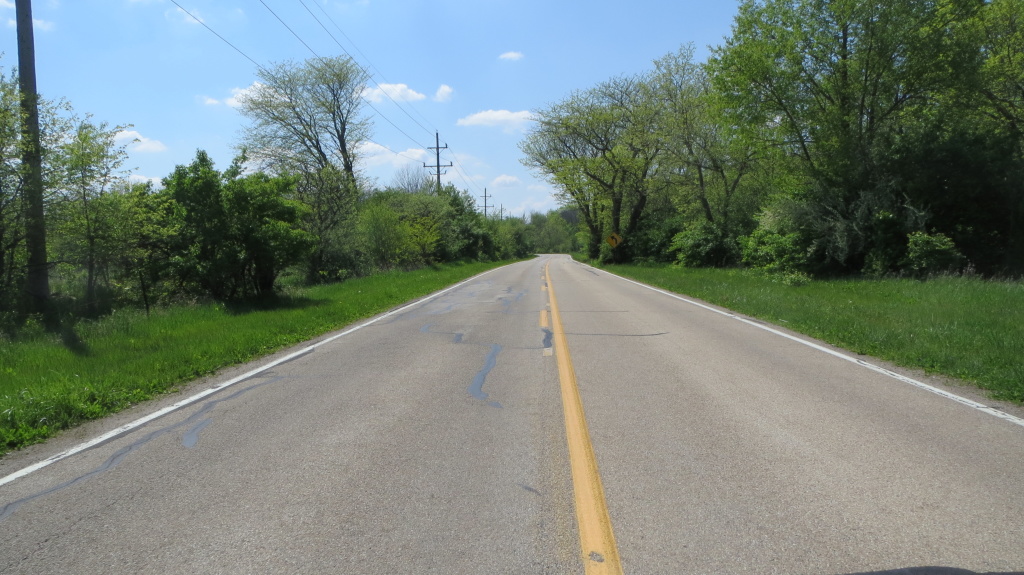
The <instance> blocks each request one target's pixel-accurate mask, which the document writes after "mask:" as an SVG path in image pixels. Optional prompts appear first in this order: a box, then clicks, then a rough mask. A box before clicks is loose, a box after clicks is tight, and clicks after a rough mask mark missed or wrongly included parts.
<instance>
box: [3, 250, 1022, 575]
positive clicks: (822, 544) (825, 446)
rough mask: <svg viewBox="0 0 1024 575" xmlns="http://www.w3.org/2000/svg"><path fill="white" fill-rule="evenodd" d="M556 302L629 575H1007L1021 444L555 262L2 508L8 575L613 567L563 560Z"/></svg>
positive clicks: (841, 364) (74, 466) (569, 527)
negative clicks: (552, 309)
mask: <svg viewBox="0 0 1024 575" xmlns="http://www.w3.org/2000/svg"><path fill="white" fill-rule="evenodd" d="M547 264H550V266H549V273H550V285H549V284H548V282H547V280H546V278H545V273H544V272H545V266H546V265H547ZM549 288H553V289H554V290H555V292H556V293H557V308H558V309H557V311H558V312H559V314H558V315H559V317H560V319H561V324H562V325H563V327H564V332H565V341H567V343H568V349H569V350H570V352H571V360H572V366H573V367H574V370H575V375H576V382H577V384H578V390H579V395H580V397H581V399H582V404H583V406H584V409H585V412H586V423H587V425H588V426H589V437H590V440H591V443H592V448H593V453H594V455H595V456H596V461H597V465H598V469H599V472H600V479H601V482H602V483H603V489H604V496H605V500H606V504H607V510H608V517H609V519H610V524H611V528H612V529H613V530H614V537H615V541H616V543H617V549H618V555H619V557H621V566H622V568H623V570H624V571H625V572H626V573H635V574H648V573H651V574H660V573H665V574H674V573H722V574H740V573H785V574H804V573H805V574H831V575H840V574H843V575H845V574H854V573H873V572H890V573H893V574H895V573H913V574H924V573H948V574H953V573H1014V572H1024V487H1022V486H1024V457H1022V455H1024V426H1020V425H1016V424H1014V423H1013V422H1011V421H1006V420H1003V419H999V418H997V417H993V416H992V415H990V414H988V413H985V412H983V411H979V410H978V409H974V408H972V407H970V406H966V405H963V404H961V403H957V402H955V401H951V400H949V399H947V398H944V397H941V396H939V395H936V394H934V393H929V392H927V391H924V390H921V389H919V388H917V387H914V386H911V385H908V384H907V383H905V382H903V381H899V380H897V379H894V378H892V377H888V376H886V375H885V374H882V373H879V372H877V371H872V370H870V369H865V368H864V367H862V366H859V365H857V364H855V363H851V362H849V361H845V360H843V359H841V358H837V357H835V356H833V355H829V354H827V353H823V352H822V351H821V350H818V349H814V348H812V347H808V346H806V345H801V344H800V343H799V342H796V341H793V340H791V339H787V338H784V337H780V336H779V335H777V334H775V333H771V332H768V331H765V330H762V329H758V328H757V327H756V326H753V325H750V324H747V323H743V322H741V321H736V319H735V318H731V317H727V316H724V315H721V314H718V313H714V312H712V311H709V310H707V309H703V308H701V307H698V306H694V305H691V304H688V303H685V302H682V301H679V300H677V299H673V298H670V297H668V296H665V295H662V294H658V293H655V292H652V291H650V290H647V289H644V288H642V287H640V286H637V285H634V284H631V283H628V282H625V281H623V280H621V279H617V278H614V277H613V276H611V275H609V274H607V273H605V272H603V271H598V270H594V269H591V268H588V267H586V266H582V265H580V264H577V263H574V262H572V261H571V260H570V259H569V258H567V257H564V256H551V257H541V258H538V259H536V260H533V261H530V262H523V263H519V264H515V265H513V266H509V267H506V268H502V269H499V270H496V271H493V272H491V273H488V274H486V275H483V276H480V277H478V278H475V279H473V280H470V281H469V282H467V283H466V284H464V285H462V286H460V287H457V288H455V289H453V290H451V291H448V292H446V293H444V294H441V295H439V296H437V297H435V298H433V299H430V300H427V301H424V302H422V303H419V304H417V305H413V306H410V307H408V308H406V309H403V310H401V311H399V312H397V313H393V314H391V315H388V316H387V317H384V318H382V319H380V320H378V321H377V322H375V323H373V324H372V325H368V326H366V327H364V328H362V329H359V330H357V331H354V332H352V333H349V334H347V335H344V336H342V337H338V338H336V339H333V340H330V341H326V343H322V344H320V345H319V346H318V347H315V349H312V350H308V351H307V352H306V353H299V354H298V355H297V356H295V357H290V358H289V359H288V361H285V362H283V363H280V364H278V365H275V366H273V367H271V368H270V369H268V370H265V371H262V372H260V373H258V374H256V375H254V376H252V377H249V378H245V379H242V380H241V381H239V382H237V383H235V384H233V385H232V386H230V387H226V388H224V389H221V390H220V391H218V392H217V393H213V394H210V395H209V396H207V397H205V398H203V399H202V400H200V401H197V402H195V403H193V404H191V405H188V406H186V407H183V408H180V409H177V410H175V411H172V412H170V413H169V414H167V415H164V416H163V417H160V418H159V419H156V420H154V421H150V422H149V423H147V424H146V425H144V426H141V427H139V428H136V429H133V430H131V431H129V432H126V433H123V434H121V435H119V436H117V437H115V438H113V439H109V440H107V441H104V442H102V443H101V444H99V445H96V446H93V447H90V448H89V449H85V450H83V451H81V452H80V453H77V454H75V455H72V456H70V457H67V458H64V459H61V460H59V461H56V462H54V463H53V464H52V465H48V466H45V467H42V468H40V469H39V470H38V471H35V472H33V473H31V474H28V475H26V476H24V477H21V478H18V479H16V480H12V481H8V482H7V483H5V484H2V485H0V572H2V573H62V574H65V573H105V574H107V573H360V574H362V573H374V574H376V573H380V574H384V573H388V574H391V573H583V572H584V570H585V569H588V570H589V569H600V568H606V567H608V566H609V565H608V562H603V563H600V564H598V563H595V560H593V557H594V556H589V557H588V554H587V551H586V549H583V548H581V543H580V536H579V533H580V531H579V528H578V523H577V520H578V517H577V508H576V504H575V503H574V493H576V491H575V490H576V489H578V485H577V484H574V479H573V476H572V474H571V473H570V467H569V451H568V449H567V443H566V437H567V431H566V424H565V418H564V416H563V407H562V396H561V394H560V385H561V383H562V382H561V380H560V373H559V369H558V361H559V358H558V353H553V352H552V349H551V348H552V347H553V346H557V342H558V341H559V338H558V337H557V335H558V334H556V333H553V330H554V328H553V326H552V322H551V321H550V320H551V319H553V318H552V317H551V315H550V312H549V304H550V300H549V295H550V290H549ZM321 341H324V340H323V339H321ZM301 348H302V346H300V347H299V348H296V349H298V350H301ZM292 351H294V350H292ZM555 351H556V352H557V351H558V350H555ZM288 353H289V352H282V353H281V354H278V355H277V357H278V358H288V357H289V356H288ZM260 363H266V361H264V362H258V363H257V364H254V365H251V366H244V367H240V368H237V369H234V370H230V371H228V372H225V373H224V374H222V375H221V376H219V377H218V378H217V379H215V380H214V381H206V382H202V383H200V384H197V385H196V386H194V388H193V389H192V390H186V391H185V392H183V393H184V395H177V396H173V397H168V398H165V399H163V400H161V401H157V402H153V403H151V404H147V405H145V406H139V407H137V408H135V409H133V410H132V411H130V412H128V413H124V414H120V415H118V416H115V417H113V418H110V419H108V420H104V421H102V422H95V423H93V424H90V425H87V426H84V427H82V428H79V429H76V430H74V431H72V432H69V433H67V434H64V435H63V436H61V437H59V438H57V439H55V440H53V441H51V442H49V443H47V444H45V445H42V446H35V447H33V448H30V449H26V450H24V451H22V452H18V453H15V454H11V455H9V456H8V457H6V458H4V459H3V460H0V477H2V476H8V475H9V474H11V473H13V472H16V471H17V470H19V469H22V468H24V467H26V466H28V465H31V464H33V463H36V462H38V461H42V460H45V459H46V458H48V457H51V456H53V455H56V454H59V453H62V452H65V451H66V450H67V449H69V448H72V447H73V446H75V445H77V444H80V443H81V442H83V441H87V440H89V439H91V438H93V437H96V436H99V435H101V434H102V433H104V432H105V431H109V430H111V429H115V428H118V426H120V425H123V424H125V423H127V422H129V421H131V420H133V419H135V418H138V417H142V416H144V415H146V414H147V413H150V412H153V411H156V410H157V409H159V408H162V407H165V406H167V405H170V404H172V403H175V402H176V401H179V400H181V399H182V398H183V397H184V396H185V395H188V394H189V393H193V392H195V391H199V390H201V389H205V388H209V387H210V386H211V385H215V384H217V383H218V382H225V381H230V380H232V379H237V376H238V375H239V374H243V373H246V372H247V371H248V370H250V369H252V368H254V367H256V366H258V365H259V364H260ZM954 391H955V390H954ZM958 393H959V392H958Z"/></svg>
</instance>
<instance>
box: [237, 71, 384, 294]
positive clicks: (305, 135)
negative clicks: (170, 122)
mask: <svg viewBox="0 0 1024 575" xmlns="http://www.w3.org/2000/svg"><path fill="white" fill-rule="evenodd" d="M258 75H259V77H260V82H259V83H258V84H256V85H255V86H254V87H253V88H252V89H251V90H249V91H248V92H247V93H245V94H243V95H242V96H241V97H240V98H239V100H240V107H239V110H240V111H241V112H242V114H243V115H245V116H246V117H248V118H249V119H250V120H252V124H251V125H250V126H249V127H248V128H246V130H245V132H244V135H243V143H242V149H243V153H247V154H249V155H250V156H251V157H252V159H253V161H254V162H255V163H256V164H257V166H259V167H260V168H262V169H265V170H269V171H270V172H271V173H273V174H276V175H279V176H289V177H290V176H293V175H294V176H297V177H298V180H297V183H296V199H298V200H300V201H302V202H303V203H305V204H306V205H307V206H309V208H310V209H309V210H308V211H307V213H306V214H305V217H304V218H303V229H304V230H305V231H306V232H308V233H309V234H310V236H311V237H312V238H313V239H314V241H315V245H314V248H313V250H312V251H311V252H310V256H309V259H308V260H307V262H306V268H307V269H306V277H307V280H309V281H319V280H322V279H338V278H340V277H343V275H344V273H345V272H344V270H345V268H347V267H351V266H352V265H353V263H354V262H353V259H352V258H351V257H349V256H348V254H347V253H346V252H347V251H348V248H347V247H346V244H347V243H348V242H349V241H350V239H351V238H350V237H349V236H350V232H351V229H346V228H351V226H352V224H354V222H355V220H354V218H355V205H356V200H357V198H358V196H359V192H360V189H359V188H360V183H359V178H358V170H357V162H358V150H359V148H360V146H361V145H362V144H363V143H364V142H366V141H367V139H368V138H369V133H370V127H371V126H370V122H369V120H368V119H367V118H366V117H365V116H364V115H363V107H364V105H365V103H366V102H365V100H364V99H363V97H362V93H363V90H364V89H365V87H366V83H367V81H368V79H369V77H368V76H367V74H366V72H365V71H364V70H363V69H362V68H360V67H359V65H358V64H356V63H355V62H354V61H353V60H352V59H351V58H348V57H335V58H311V59H309V60H307V61H305V62H303V63H301V64H298V63H295V62H284V63H280V64H276V65H273V66H270V67H268V68H261V69H260V70H259V72H258Z"/></svg>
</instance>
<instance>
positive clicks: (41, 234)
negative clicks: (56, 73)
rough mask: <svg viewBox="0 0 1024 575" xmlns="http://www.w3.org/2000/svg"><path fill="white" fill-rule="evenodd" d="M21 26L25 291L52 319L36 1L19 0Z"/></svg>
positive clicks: (39, 310) (33, 305) (35, 309)
mask: <svg viewBox="0 0 1024 575" xmlns="http://www.w3.org/2000/svg"><path fill="white" fill-rule="evenodd" d="M14 5H15V10H16V13H17V26H18V88H19V89H20V91H21V113H22V125H21V126H22V127H21V135H22V155H21V160H22V162H23V164H24V166H25V186H24V192H23V193H24V194H25V196H24V197H25V246H26V247H27V248H28V274H27V276H26V278H25V288H26V289H25V291H26V292H27V293H28V296H29V298H28V299H29V307H30V309H31V310H32V311H33V312H35V313H41V314H43V315H44V316H47V315H48V310H49V301H50V268H49V266H48V265H47V262H46V213H45V210H44V207H43V161H42V147H41V145H40V143H39V93H38V91H37V90H36V54H35V38H34V34H33V30H32V1H31V0H15V2H14Z"/></svg>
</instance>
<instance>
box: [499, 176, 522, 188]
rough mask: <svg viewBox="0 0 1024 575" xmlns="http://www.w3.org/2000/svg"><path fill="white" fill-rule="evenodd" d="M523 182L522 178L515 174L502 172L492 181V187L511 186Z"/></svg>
mask: <svg viewBox="0 0 1024 575" xmlns="http://www.w3.org/2000/svg"><path fill="white" fill-rule="evenodd" d="M521 183H523V182H522V180H520V179H519V178H517V177H515V176H510V175H508V174H502V175H500V176H498V177H497V178H494V180H492V181H491V187H493V188H509V187H512V186H516V185H519V184H521Z"/></svg>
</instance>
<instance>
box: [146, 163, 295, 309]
mask: <svg viewBox="0 0 1024 575" xmlns="http://www.w3.org/2000/svg"><path fill="white" fill-rule="evenodd" d="M244 161H245V159H244V157H240V158H238V159H236V160H235V162H234V163H233V164H232V167H231V168H229V169H228V171H227V172H226V174H223V175H222V174H221V173H220V172H218V171H217V170H216V169H215V168H214V166H213V161H212V160H211V159H210V157H209V155H207V154H206V152H204V151H203V150H199V151H197V152H196V158H195V160H193V162H192V163H191V164H189V165H188V166H177V167H176V168H175V170H174V173H173V174H171V175H170V176H168V177H167V178H164V186H165V188H164V191H163V193H164V194H167V195H169V196H170V198H171V199H172V200H173V206H172V209H173V210H174V219H175V225H176V226H177V227H178V235H177V241H176V242H175V243H174V244H173V245H172V258H171V266H170V268H171V269H172V270H173V273H174V274H175V276H176V278H177V280H178V281H179V285H180V286H181V288H182V289H185V290H189V289H191V290H197V291H199V292H200V293H204V294H208V295H210V296H212V297H213V298H215V299H219V300H229V299H236V298H240V297H245V296H249V295H257V296H267V295H269V294H270V293H271V292H272V291H273V286H274V280H275V279H276V278H277V275H278V274H279V273H280V272H281V270H282V269H284V268H285V267H287V266H288V265H291V264H294V263H295V262H296V261H297V260H298V258H300V257H302V256H304V255H305V253H306V251H307V249H308V247H309V246H310V244H311V243H312V242H311V240H312V238H311V237H310V236H309V234H308V233H307V232H304V231H302V230H299V229H297V225H298V221H299V219H300V218H301V217H302V215H303V214H304V212H305V210H306V209H307V208H306V207H305V206H304V205H303V204H302V203H301V202H298V201H296V200H290V199H288V196H290V195H292V194H291V188H292V186H293V184H294V182H293V180H291V179H289V178H285V177H280V176H279V177H271V176H268V175H266V174H262V173H256V174H250V175H247V176H244V177H243V176H241V175H240V174H241V171H242V170H241V165H242V164H244Z"/></svg>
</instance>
